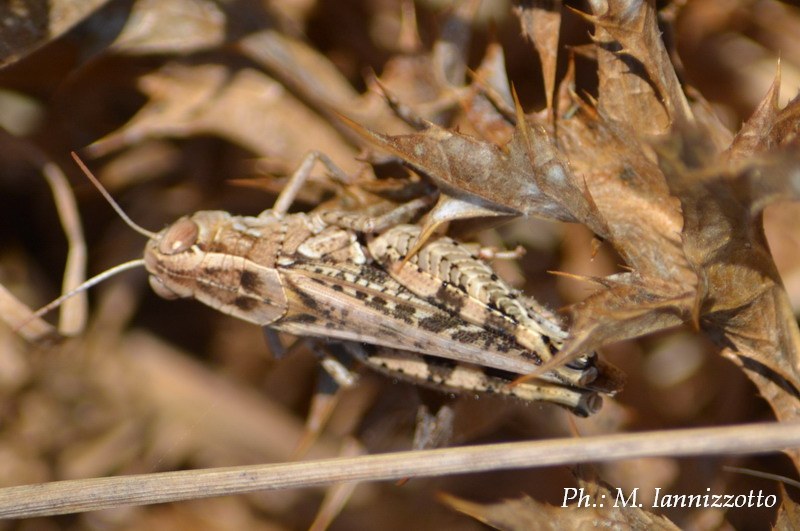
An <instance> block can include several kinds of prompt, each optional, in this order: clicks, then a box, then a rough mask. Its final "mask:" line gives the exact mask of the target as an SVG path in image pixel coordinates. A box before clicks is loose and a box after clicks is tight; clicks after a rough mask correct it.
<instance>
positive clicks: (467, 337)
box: [450, 330, 484, 344]
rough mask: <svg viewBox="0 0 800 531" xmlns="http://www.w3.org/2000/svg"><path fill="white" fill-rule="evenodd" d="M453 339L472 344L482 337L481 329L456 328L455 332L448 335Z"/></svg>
mask: <svg viewBox="0 0 800 531" xmlns="http://www.w3.org/2000/svg"><path fill="white" fill-rule="evenodd" d="M450 337H451V338H452V339H453V340H454V341H458V342H460V343H467V344H474V343H477V342H478V340H479V339H482V338H483V337H484V333H483V331H482V330H481V331H474V332H473V331H468V330H458V331H457V332H456V333H454V334H453V335H451V336H450Z"/></svg>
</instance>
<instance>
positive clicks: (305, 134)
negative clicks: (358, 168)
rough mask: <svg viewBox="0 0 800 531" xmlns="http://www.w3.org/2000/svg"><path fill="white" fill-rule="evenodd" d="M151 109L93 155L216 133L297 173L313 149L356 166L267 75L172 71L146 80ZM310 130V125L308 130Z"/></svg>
mask: <svg viewBox="0 0 800 531" xmlns="http://www.w3.org/2000/svg"><path fill="white" fill-rule="evenodd" d="M141 88H142V90H143V91H144V92H145V93H146V94H147V95H148V96H149V98H150V101H149V103H148V104H147V105H145V106H144V107H143V108H142V109H141V110H140V111H139V112H138V113H137V115H136V116H134V117H133V118H132V119H131V121H130V122H128V123H127V124H126V125H125V126H123V127H122V128H121V129H119V130H118V131H116V132H114V133H112V134H110V135H108V136H106V137H104V138H102V139H100V140H98V141H97V142H95V143H94V144H92V145H91V146H90V148H89V151H90V153H91V154H93V155H95V156H97V155H101V154H104V153H107V152H109V151H113V150H117V149H119V148H121V147H123V146H127V145H130V144H133V143H136V142H141V141H142V140H143V139H146V138H162V137H185V136H190V135H196V134H202V133H212V134H217V135H220V136H222V137H225V138H228V139H229V140H231V141H232V142H235V143H237V144H239V145H242V146H244V147H246V148H248V149H250V150H251V151H253V152H254V153H257V154H259V155H262V156H265V157H269V158H272V159H277V160H282V161H287V163H286V165H287V166H288V167H293V166H294V165H295V164H296V163H297V162H296V161H299V160H301V159H302V158H303V156H304V155H305V154H306V153H307V152H308V151H309V150H310V149H312V148H319V149H322V150H324V151H325V152H326V153H328V154H329V155H330V156H331V157H334V158H336V159H337V160H338V159H341V160H342V165H343V166H344V167H345V169H346V168H347V166H348V164H349V165H350V166H354V162H353V161H352V153H353V152H352V150H351V149H350V148H349V147H348V146H347V145H346V144H345V143H344V141H343V140H342V139H341V137H340V136H339V134H338V133H336V131H335V130H333V128H332V127H331V126H330V125H327V124H325V123H324V122H322V121H321V120H320V119H319V117H318V116H316V115H314V114H313V113H312V112H310V111H309V110H308V109H307V108H306V107H305V106H303V105H302V104H301V103H300V102H299V101H297V100H296V99H295V98H294V97H293V96H291V95H290V94H289V93H288V92H287V91H286V89H285V88H284V87H283V86H281V85H279V84H278V83H277V82H275V81H274V80H272V79H270V78H269V77H267V76H265V75H264V74H262V73H260V72H258V71H256V70H251V69H244V70H238V71H233V70H231V69H228V68H226V67H224V66H222V65H213V64H207V65H202V66H187V65H182V64H179V63H171V64H168V65H166V66H165V67H164V68H162V69H161V70H159V71H157V72H155V73H153V74H148V75H147V76H145V77H143V78H142V79H141ZM303 123H305V124H306V125H301V124H303Z"/></svg>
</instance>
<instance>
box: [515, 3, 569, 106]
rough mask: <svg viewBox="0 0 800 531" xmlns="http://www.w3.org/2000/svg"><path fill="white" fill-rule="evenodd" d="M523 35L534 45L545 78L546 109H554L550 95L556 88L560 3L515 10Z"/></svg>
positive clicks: (536, 4) (534, 4)
mask: <svg viewBox="0 0 800 531" xmlns="http://www.w3.org/2000/svg"><path fill="white" fill-rule="evenodd" d="M516 11H517V17H518V18H519V20H520V23H521V25H522V32H523V33H524V35H525V36H526V37H527V38H528V40H530V41H531V42H532V43H533V46H534V48H535V49H536V53H537V54H539V60H540V61H541V62H542V74H543V75H544V93H545V97H546V98H547V109H548V110H552V109H553V91H554V90H555V87H556V66H557V63H558V37H559V35H560V33H559V29H560V26H561V1H560V0H534V1H532V2H531V3H530V5H529V6H520V7H517V8H516Z"/></svg>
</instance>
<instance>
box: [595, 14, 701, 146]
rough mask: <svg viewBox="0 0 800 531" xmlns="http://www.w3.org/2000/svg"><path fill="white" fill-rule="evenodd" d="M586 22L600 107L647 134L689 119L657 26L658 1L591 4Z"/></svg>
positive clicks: (611, 115)
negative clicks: (593, 47) (592, 28)
mask: <svg viewBox="0 0 800 531" xmlns="http://www.w3.org/2000/svg"><path fill="white" fill-rule="evenodd" d="M590 5H591V6H592V8H593V10H594V14H593V15H592V16H586V18H587V20H589V21H590V22H592V23H593V24H594V25H595V34H594V35H593V39H594V41H595V43H596V44H597V46H596V51H597V66H598V69H597V71H598V76H599V78H600V87H599V94H600V97H599V102H598V107H599V109H600V110H601V112H602V113H603V114H604V115H606V116H608V117H609V118H610V119H611V120H613V121H616V122H622V123H626V124H628V126H629V127H631V128H632V129H633V130H635V131H638V132H640V133H643V134H647V133H650V134H656V133H663V132H665V131H666V130H667V129H668V128H669V125H670V123H671V122H672V121H674V120H681V121H683V120H689V119H691V117H692V112H691V109H690V108H689V104H688V102H687V100H686V97H685V96H684V94H683V91H682V90H681V86H680V83H679V82H678V77H677V75H676V73H675V69H674V67H673V66H672V62H671V61H670V59H669V54H668V53H667V50H666V48H665V46H664V42H663V41H662V39H661V32H660V31H659V29H658V25H657V16H656V15H657V13H656V6H655V2H654V1H652V0H638V1H635V2H626V1H621V0H609V1H608V2H590Z"/></svg>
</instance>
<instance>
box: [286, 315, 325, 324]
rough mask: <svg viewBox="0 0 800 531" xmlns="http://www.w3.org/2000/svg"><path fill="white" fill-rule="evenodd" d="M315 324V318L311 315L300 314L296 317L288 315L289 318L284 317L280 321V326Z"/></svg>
mask: <svg viewBox="0 0 800 531" xmlns="http://www.w3.org/2000/svg"><path fill="white" fill-rule="evenodd" d="M316 322H317V318H316V317H314V316H313V315H309V314H307V313H301V314H298V315H289V316H287V317H284V318H283V319H281V324H283V323H302V324H307V323H316Z"/></svg>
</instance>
